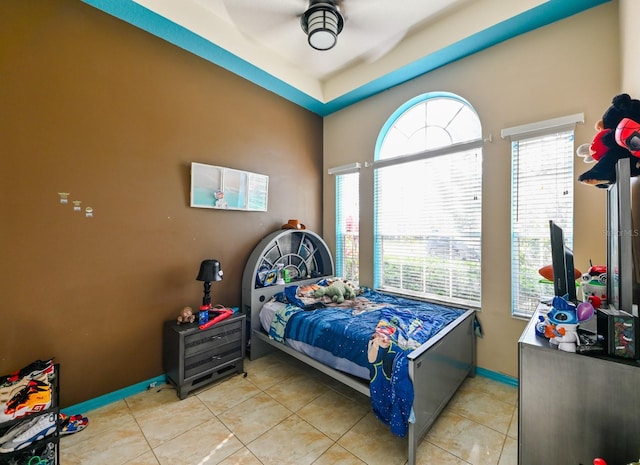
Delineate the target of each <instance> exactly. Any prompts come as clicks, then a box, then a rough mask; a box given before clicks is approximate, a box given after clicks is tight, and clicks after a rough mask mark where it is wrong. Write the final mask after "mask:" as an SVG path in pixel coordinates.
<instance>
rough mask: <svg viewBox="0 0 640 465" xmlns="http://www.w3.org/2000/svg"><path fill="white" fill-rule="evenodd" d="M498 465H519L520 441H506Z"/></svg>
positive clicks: (508, 439)
mask: <svg viewBox="0 0 640 465" xmlns="http://www.w3.org/2000/svg"><path fill="white" fill-rule="evenodd" d="M498 465H518V441H517V440H515V439H513V438H509V437H508V438H507V439H506V440H505V442H504V447H503V448H502V454H501V455H500V461H499V462H498Z"/></svg>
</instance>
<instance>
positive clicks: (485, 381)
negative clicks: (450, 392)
mask: <svg viewBox="0 0 640 465" xmlns="http://www.w3.org/2000/svg"><path fill="white" fill-rule="evenodd" d="M467 389H472V390H478V391H482V392H484V393H486V394H488V395H490V396H491V397H494V398H496V399H498V400H501V401H502V402H506V403H507V404H511V405H517V403H518V388H516V387H514V386H509V385H508V384H504V383H500V382H498V381H495V380H493V379H489V378H485V377H484V376H474V377H473V378H467V379H466V380H465V382H464V383H463V384H462V386H461V387H460V390H462V391H465V390H467Z"/></svg>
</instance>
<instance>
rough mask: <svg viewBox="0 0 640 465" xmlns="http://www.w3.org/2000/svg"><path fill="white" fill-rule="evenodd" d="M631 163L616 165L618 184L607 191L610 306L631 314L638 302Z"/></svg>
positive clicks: (624, 160) (608, 289) (622, 162)
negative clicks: (635, 284)
mask: <svg viewBox="0 0 640 465" xmlns="http://www.w3.org/2000/svg"><path fill="white" fill-rule="evenodd" d="M630 170H631V168H630V160H629V159H628V158H624V159H621V160H618V162H617V163H616V181H615V183H613V184H611V185H610V186H609V187H608V189H607V299H608V302H609V307H610V308H613V309H614V310H623V311H625V312H628V313H632V312H634V315H636V316H637V311H636V310H634V308H633V303H634V283H635V279H634V266H633V265H634V261H633V252H634V250H633V249H634V247H633V243H634V237H635V236H636V233H635V230H634V229H633V219H632V215H633V213H632V210H631V175H630Z"/></svg>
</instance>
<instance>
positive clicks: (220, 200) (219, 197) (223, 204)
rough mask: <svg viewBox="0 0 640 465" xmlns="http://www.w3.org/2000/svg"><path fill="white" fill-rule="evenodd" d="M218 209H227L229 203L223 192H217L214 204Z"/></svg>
mask: <svg viewBox="0 0 640 465" xmlns="http://www.w3.org/2000/svg"><path fill="white" fill-rule="evenodd" d="M213 205H214V206H215V207H216V208H227V207H228V205H227V201H226V200H225V199H224V192H222V191H221V190H219V189H218V190H217V191H216V201H215V202H214V203H213Z"/></svg>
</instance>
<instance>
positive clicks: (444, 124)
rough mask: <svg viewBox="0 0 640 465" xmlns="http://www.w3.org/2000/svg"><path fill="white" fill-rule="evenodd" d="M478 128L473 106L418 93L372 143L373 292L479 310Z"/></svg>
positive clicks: (444, 95) (441, 94) (456, 98)
mask: <svg viewBox="0 0 640 465" xmlns="http://www.w3.org/2000/svg"><path fill="white" fill-rule="evenodd" d="M482 142H483V141H482V128H481V125H480V120H479V118H478V115H477V114H476V112H475V110H474V109H473V107H472V106H471V105H470V104H469V103H468V102H467V101H466V100H464V99H463V98H461V97H459V96H457V95H454V94H450V93H444V92H438V93H427V94H423V95H420V96H418V97H416V98H414V99H412V100H410V101H408V102H406V103H405V104H404V105H402V106H401V107H400V108H398V110H396V111H395V112H394V113H393V115H391V117H390V118H389V119H388V120H387V122H386V124H385V125H384V126H383V128H382V130H381V131H380V134H379V136H378V140H377V143H376V151H375V161H374V170H375V175H374V179H375V186H374V192H375V199H374V208H375V212H374V221H375V225H374V235H375V237H374V243H375V254H374V281H375V282H374V286H375V287H376V288H378V289H382V290H388V291H395V292H400V293H403V294H409V295H415V296H418V297H425V298H430V299H436V300H442V301H446V302H452V303H462V304H466V305H471V306H479V305H480V269H481V267H480V258H481V239H482V238H481V213H482V199H481V195H482Z"/></svg>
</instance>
